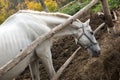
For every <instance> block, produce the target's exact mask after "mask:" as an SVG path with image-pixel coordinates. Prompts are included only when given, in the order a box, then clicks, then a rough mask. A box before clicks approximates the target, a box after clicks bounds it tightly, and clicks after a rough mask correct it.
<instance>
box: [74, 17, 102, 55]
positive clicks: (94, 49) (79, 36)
mask: <svg viewBox="0 0 120 80" xmlns="http://www.w3.org/2000/svg"><path fill="white" fill-rule="evenodd" d="M89 22H90V19H89V20H87V21H86V22H85V23H81V22H79V21H77V23H76V24H75V26H76V27H77V33H76V38H75V39H76V42H77V44H79V45H80V46H81V47H82V48H85V49H87V50H88V52H90V53H92V56H93V57H97V56H99V54H100V46H99V44H98V42H97V41H96V39H95V36H94V33H93V31H92V29H91V27H90V25H89ZM81 24H82V25H81ZM80 25H81V26H80Z"/></svg>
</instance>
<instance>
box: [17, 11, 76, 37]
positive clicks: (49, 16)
mask: <svg viewBox="0 0 120 80" xmlns="http://www.w3.org/2000/svg"><path fill="white" fill-rule="evenodd" d="M19 12H22V13H28V14H31V15H33V16H34V17H36V18H37V19H38V20H39V21H41V20H42V21H43V22H44V23H46V24H47V26H48V27H49V28H51V29H53V28H54V27H56V26H57V25H59V24H61V23H64V22H65V21H66V20H67V19H68V18H69V17H71V16H70V15H67V14H63V13H45V12H39V11H31V10H30V11H29V10H22V11H19ZM36 18H35V19H36ZM39 24H41V22H40V23H39ZM73 24H75V23H73ZM75 32H76V31H75V29H74V28H73V25H72V24H70V25H68V26H66V27H65V28H64V29H62V30H61V31H59V32H58V33H57V34H55V36H56V37H57V36H63V35H71V34H74V33H75Z"/></svg>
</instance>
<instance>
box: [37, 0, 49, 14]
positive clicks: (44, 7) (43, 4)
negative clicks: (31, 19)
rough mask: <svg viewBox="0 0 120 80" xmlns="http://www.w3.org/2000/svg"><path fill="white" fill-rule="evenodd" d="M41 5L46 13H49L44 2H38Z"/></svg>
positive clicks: (40, 0)
mask: <svg viewBox="0 0 120 80" xmlns="http://www.w3.org/2000/svg"><path fill="white" fill-rule="evenodd" d="M38 1H39V2H40V3H41V6H42V7H43V9H44V11H45V12H49V10H48V8H47V7H46V5H45V3H44V0H38Z"/></svg>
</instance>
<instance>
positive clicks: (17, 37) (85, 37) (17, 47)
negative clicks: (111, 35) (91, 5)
mask: <svg viewBox="0 0 120 80" xmlns="http://www.w3.org/2000/svg"><path fill="white" fill-rule="evenodd" d="M69 17H71V16H70V15H67V14H63V13H45V12H38V11H32V10H21V11H18V12H17V13H15V14H13V15H12V16H10V17H9V18H8V19H7V20H6V21H5V22H4V23H3V24H1V26H0V67H2V66H3V65H4V64H6V63H7V62H8V61H10V60H11V59H13V58H14V57H15V56H16V55H18V54H19V53H20V51H21V50H22V49H23V48H25V47H27V46H28V45H29V44H31V43H32V41H34V40H35V39H36V38H37V37H38V36H40V35H42V34H44V33H47V32H49V31H50V30H51V29H52V28H54V27H55V26H57V25H59V24H61V23H63V22H65V21H66V20H67V19H68V18H69ZM89 21H90V20H87V21H86V22H85V23H82V22H80V21H79V20H76V21H74V22H73V23H72V24H70V25H68V26H66V27H65V28H64V29H63V30H61V31H60V32H58V33H57V34H55V35H54V37H59V36H63V35H72V34H74V37H75V39H76V41H77V43H78V44H79V45H80V46H81V47H83V48H86V49H87V50H88V51H90V52H91V53H92V55H93V56H98V55H99V54H100V47H99V44H98V43H97V41H96V39H95V37H94V35H93V31H92V30H91V27H90V26H89ZM54 37H53V38H54ZM51 46H52V38H51V39H49V40H46V41H44V42H43V43H42V44H41V45H40V46H38V47H37V48H36V49H35V50H34V51H33V52H32V53H31V54H30V55H28V56H27V57H26V58H25V59H24V60H22V61H21V62H20V63H19V64H17V65H16V66H15V67H14V68H13V69H11V70H10V71H8V72H7V73H6V74H5V75H3V76H2V77H0V80H12V79H13V78H15V77H17V76H18V75H19V74H20V73H21V72H23V71H24V69H25V68H26V67H27V66H28V65H29V63H30V62H31V61H32V59H33V58H36V56H37V57H38V58H39V59H40V60H41V61H42V63H43V64H44V66H45V68H46V70H47V72H48V74H49V77H50V79H51V78H52V77H53V76H54V75H55V70H54V68H53V63H52V57H51V50H50V48H51ZM30 68H31V72H32V78H33V79H34V80H40V77H39V76H40V75H39V63H38V61H34V62H32V63H31V64H30Z"/></svg>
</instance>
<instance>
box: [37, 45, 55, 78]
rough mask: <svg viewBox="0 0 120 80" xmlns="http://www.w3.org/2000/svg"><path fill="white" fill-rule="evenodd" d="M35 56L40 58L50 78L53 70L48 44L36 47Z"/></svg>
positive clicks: (53, 73)
mask: <svg viewBox="0 0 120 80" xmlns="http://www.w3.org/2000/svg"><path fill="white" fill-rule="evenodd" d="M36 53H37V56H38V57H39V58H40V59H41V61H42V63H43V64H44V66H45V68H46V70H47V72H48V74H49V77H50V79H51V78H52V77H53V76H54V75H55V70H54V68H53V62H52V56H51V50H50V46H49V45H44V46H42V47H38V48H37V49H36Z"/></svg>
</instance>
